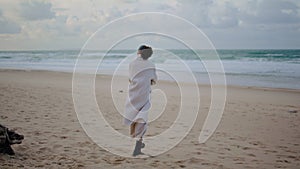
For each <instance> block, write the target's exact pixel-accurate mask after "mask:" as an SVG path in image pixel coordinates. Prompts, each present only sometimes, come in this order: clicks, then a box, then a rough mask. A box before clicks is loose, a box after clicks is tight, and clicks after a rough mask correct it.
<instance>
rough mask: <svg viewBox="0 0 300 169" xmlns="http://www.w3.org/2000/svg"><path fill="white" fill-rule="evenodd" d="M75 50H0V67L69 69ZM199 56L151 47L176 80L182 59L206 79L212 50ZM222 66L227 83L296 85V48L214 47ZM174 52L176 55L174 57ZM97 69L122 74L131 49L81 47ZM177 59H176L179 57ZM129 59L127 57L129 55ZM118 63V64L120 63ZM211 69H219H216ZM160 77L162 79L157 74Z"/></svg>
mask: <svg viewBox="0 0 300 169" xmlns="http://www.w3.org/2000/svg"><path fill="white" fill-rule="evenodd" d="M79 52H80V51H79V50H60V51H0V68H2V69H4V68H6V69H27V70H50V71H61V72H72V71H73V69H74V65H75V62H76V58H77V57H78V54H79ZM198 52H199V53H200V58H199V57H198V56H197V55H195V53H194V52H193V51H190V50H167V52H163V51H158V50H157V51H154V56H153V58H152V59H151V60H152V61H153V62H154V63H155V64H156V65H157V67H158V68H161V69H165V70H168V71H170V72H172V73H176V74H182V78H181V79H179V80H182V81H184V80H185V79H184V76H186V75H187V74H185V73H186V72H185V69H181V68H180V66H178V64H180V63H182V62H181V61H183V62H184V63H185V64H186V65H188V66H189V68H190V69H191V70H192V71H193V73H194V75H195V76H196V78H197V80H198V82H199V83H209V79H208V76H207V70H206V69H205V67H204V65H203V63H202V62H201V61H203V60H206V61H215V60H216V58H215V57H213V55H212V53H214V52H212V51H206V50H201V51H198ZM217 53H218V55H219V57H220V59H221V62H222V64H223V66H224V71H225V74H226V80H227V84H229V85H239V86H258V87H273V88H290V89H300V50H218V51H217ZM171 55H174V56H176V57H178V58H177V60H176V59H174V57H173V56H171ZM101 56H105V57H104V60H103V62H102V63H101V64H100V65H99V69H98V73H105V74H112V73H113V72H114V71H115V70H116V69H120V70H122V71H120V72H123V74H122V75H125V76H126V72H127V66H128V62H126V59H128V58H134V57H135V51H134V50H113V51H110V52H109V53H105V52H103V51H85V52H84V53H83V57H84V58H85V64H86V68H87V69H88V68H89V67H90V65H91V64H93V63H95V62H98V61H99V58H101ZM178 59H179V60H180V61H179V60H178ZM129 60H130V59H129ZM120 63H121V65H120ZM212 73H220V72H218V71H216V72H212ZM161 79H164V77H163V75H162V74H161Z"/></svg>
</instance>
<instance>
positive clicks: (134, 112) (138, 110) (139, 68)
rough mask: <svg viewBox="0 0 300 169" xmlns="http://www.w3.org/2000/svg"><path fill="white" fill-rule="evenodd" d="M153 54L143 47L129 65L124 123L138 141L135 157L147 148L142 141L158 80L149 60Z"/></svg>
mask: <svg viewBox="0 0 300 169" xmlns="http://www.w3.org/2000/svg"><path fill="white" fill-rule="evenodd" d="M152 53H153V51H152V48H151V47H149V46H146V45H142V46H140V47H139V49H138V51H137V58H136V59H135V60H134V61H132V62H131V63H130V64H129V87H128V90H129V91H128V98H127V101H126V105H125V119H124V122H125V124H126V125H129V126H130V135H131V137H133V138H136V139H137V140H136V145H135V149H134V151H133V156H137V155H139V154H143V153H142V152H141V148H144V147H145V144H144V143H143V142H142V141H143V136H144V134H145V132H146V130H147V122H148V111H149V109H150V107H151V103H150V93H151V85H154V84H155V83H156V80H157V75H156V71H155V65H154V64H153V63H152V62H150V61H149V60H148V58H149V57H151V55H152Z"/></svg>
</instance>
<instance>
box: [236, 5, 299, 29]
mask: <svg viewBox="0 0 300 169" xmlns="http://www.w3.org/2000/svg"><path fill="white" fill-rule="evenodd" d="M248 5H249V6H250V7H251V8H250V10H251V12H250V11H249V10H248V11H247V10H244V11H242V12H241V16H240V17H241V19H242V20H243V21H244V22H247V23H250V24H293V23H299V22H300V15H299V6H298V5H297V4H296V2H292V1H290V2H289V1H282V0H263V1H249V2H248Z"/></svg>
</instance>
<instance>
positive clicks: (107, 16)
mask: <svg viewBox="0 0 300 169" xmlns="http://www.w3.org/2000/svg"><path fill="white" fill-rule="evenodd" d="M138 12H164V13H169V14H173V15H176V16H179V17H182V18H185V19H187V20H188V21H190V22H191V23H193V24H195V25H196V26H197V27H198V28H200V29H201V30H202V31H203V32H204V33H205V34H206V35H207V36H208V37H209V39H210V40H211V41H212V43H213V44H214V45H215V46H216V48H219V49H224V48H225V49H262V48H263V49H286V48H289V49H290V48H294V49H300V1H299V0H163V1H162V0H123V1H122V0H107V1H105V0H51V1H50V0H49V1H41V0H14V1H12V0H0V50H28V49H42V50H52V49H79V48H81V47H82V46H83V44H84V43H85V41H86V40H87V39H88V38H89V36H91V35H92V34H93V33H94V32H95V31H96V30H97V29H98V28H100V27H101V26H103V25H105V24H107V23H108V22H110V21H112V20H114V19H117V18H120V17H122V16H126V15H129V14H133V13H138ZM130 26H136V25H127V27H130ZM181 31H183V30H181ZM170 48H172V47H170Z"/></svg>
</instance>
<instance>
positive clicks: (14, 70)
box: [0, 68, 300, 93]
mask: <svg viewBox="0 0 300 169" xmlns="http://www.w3.org/2000/svg"><path fill="white" fill-rule="evenodd" d="M9 71H11V72H50V73H51V72H53V73H62V74H68V75H70V74H73V72H69V71H56V70H31V69H16V68H12V69H10V68H0V72H9ZM83 74H85V73H83ZM96 75H97V76H106V77H111V76H112V75H110V74H96ZM118 77H121V78H127V77H126V76H125V75H124V76H123V75H118ZM159 81H161V82H163V83H170V84H172V83H173V82H171V81H168V80H159ZM180 83H181V84H191V83H190V82H180ZM198 86H200V87H201V86H205V87H209V86H211V85H210V84H206V83H198ZM215 86H219V85H215ZM226 86H227V88H241V89H256V90H271V91H288V92H299V93H300V89H294V88H276V87H261V86H242V85H232V84H230V85H228V84H227V85H226Z"/></svg>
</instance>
